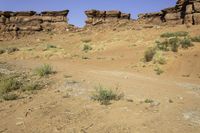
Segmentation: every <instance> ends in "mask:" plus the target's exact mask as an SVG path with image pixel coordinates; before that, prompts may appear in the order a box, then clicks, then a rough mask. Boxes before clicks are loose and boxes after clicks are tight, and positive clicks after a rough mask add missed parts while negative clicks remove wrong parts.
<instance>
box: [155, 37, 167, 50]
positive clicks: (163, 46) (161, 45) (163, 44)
mask: <svg viewBox="0 0 200 133" xmlns="http://www.w3.org/2000/svg"><path fill="white" fill-rule="evenodd" d="M156 47H157V48H158V49H159V50H162V51H169V41H168V40H167V39H166V40H165V41H163V42H160V41H156Z"/></svg>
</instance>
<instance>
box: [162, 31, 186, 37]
mask: <svg viewBox="0 0 200 133" xmlns="http://www.w3.org/2000/svg"><path fill="white" fill-rule="evenodd" d="M187 35H188V32H185V31H179V32H166V33H163V34H161V35H160V37H165V38H169V37H184V36H187Z"/></svg>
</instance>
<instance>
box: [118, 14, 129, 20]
mask: <svg viewBox="0 0 200 133" xmlns="http://www.w3.org/2000/svg"><path fill="white" fill-rule="evenodd" d="M120 18H122V19H130V18H131V14H130V13H129V14H127V13H121V17H120Z"/></svg>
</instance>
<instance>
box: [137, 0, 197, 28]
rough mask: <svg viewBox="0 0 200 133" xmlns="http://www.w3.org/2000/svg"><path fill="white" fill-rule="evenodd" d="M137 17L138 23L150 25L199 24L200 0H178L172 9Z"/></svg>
mask: <svg viewBox="0 0 200 133" xmlns="http://www.w3.org/2000/svg"><path fill="white" fill-rule="evenodd" d="M138 17H139V19H138V20H139V21H142V22H144V23H150V24H163V23H165V24H169V25H175V24H194V25H196V24H200V0H178V1H177V3H176V6H174V7H170V8H166V9H163V10H162V11H161V12H159V13H147V14H140V15H139V16H138Z"/></svg>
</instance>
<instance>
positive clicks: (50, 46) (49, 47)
mask: <svg viewBox="0 0 200 133" xmlns="http://www.w3.org/2000/svg"><path fill="white" fill-rule="evenodd" d="M51 48H57V47H56V46H55V45H52V44H47V49H51Z"/></svg>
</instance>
